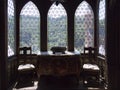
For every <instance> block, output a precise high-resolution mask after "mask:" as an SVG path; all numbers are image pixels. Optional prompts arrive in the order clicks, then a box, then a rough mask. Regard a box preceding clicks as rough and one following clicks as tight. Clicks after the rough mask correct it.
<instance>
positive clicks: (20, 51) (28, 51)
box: [19, 47, 32, 55]
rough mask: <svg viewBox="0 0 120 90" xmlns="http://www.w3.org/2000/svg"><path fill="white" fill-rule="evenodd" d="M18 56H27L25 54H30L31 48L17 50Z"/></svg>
mask: <svg viewBox="0 0 120 90" xmlns="http://www.w3.org/2000/svg"><path fill="white" fill-rule="evenodd" d="M19 54H20V55H22V54H23V55H27V54H32V50H31V47H21V48H19Z"/></svg>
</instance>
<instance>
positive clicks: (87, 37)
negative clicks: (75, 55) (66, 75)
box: [74, 1, 94, 52]
mask: <svg viewBox="0 0 120 90" xmlns="http://www.w3.org/2000/svg"><path fill="white" fill-rule="evenodd" d="M74 39H75V40H74V41H75V42H74V46H75V50H78V51H80V52H83V50H84V47H94V14H93V10H92V8H91V6H90V5H89V4H88V3H87V2H86V1H83V2H82V3H81V4H80V5H79V6H78V8H77V9H76V12H75V38H74Z"/></svg>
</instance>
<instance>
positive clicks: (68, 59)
mask: <svg viewBox="0 0 120 90" xmlns="http://www.w3.org/2000/svg"><path fill="white" fill-rule="evenodd" d="M37 64H38V70H37V73H38V76H39V77H40V76H41V75H54V76H65V75H73V74H74V75H76V76H77V77H78V78H79V75H80V54H78V53H75V52H66V53H65V54H52V53H48V52H42V53H40V54H39V55H38V62H37Z"/></svg>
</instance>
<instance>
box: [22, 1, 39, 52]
mask: <svg viewBox="0 0 120 90" xmlns="http://www.w3.org/2000/svg"><path fill="white" fill-rule="evenodd" d="M20 47H31V48H32V53H35V54H37V53H39V51H40V13H39V11H38V9H37V7H36V6H35V4H34V3H33V2H31V1H29V2H28V3H27V4H26V5H25V6H24V7H23V8H22V10H21V13H20Z"/></svg>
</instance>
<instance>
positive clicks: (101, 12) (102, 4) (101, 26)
mask: <svg viewBox="0 0 120 90" xmlns="http://www.w3.org/2000/svg"><path fill="white" fill-rule="evenodd" d="M99 54H101V55H105V0H100V6H99Z"/></svg>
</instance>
